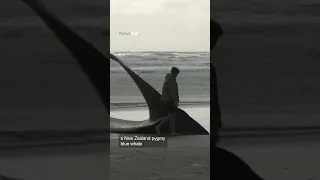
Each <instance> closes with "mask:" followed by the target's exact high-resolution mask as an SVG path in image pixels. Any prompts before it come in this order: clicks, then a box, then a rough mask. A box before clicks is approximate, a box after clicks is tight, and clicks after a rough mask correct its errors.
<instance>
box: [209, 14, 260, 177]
mask: <svg viewBox="0 0 320 180" xmlns="http://www.w3.org/2000/svg"><path fill="white" fill-rule="evenodd" d="M210 31H211V33H210V41H211V42H210V44H211V48H210V49H211V52H212V51H213V49H214V48H215V46H216V44H217V41H218V39H219V38H220V37H221V36H222V35H223V30H222V28H221V26H220V24H219V23H217V22H216V21H214V20H211V22H210ZM210 68H211V71H210V73H211V78H210V79H211V107H210V108H211V109H210V112H211V124H212V127H213V128H212V130H211V134H213V138H212V139H213V141H214V142H213V144H214V147H213V151H211V155H213V157H214V158H213V162H212V163H213V164H214V166H213V167H215V169H214V172H212V173H211V176H213V179H218V180H239V179H245V180H262V178H261V177H259V175H258V174H257V173H255V172H254V171H253V170H252V169H251V168H250V166H249V165H247V164H246V163H245V162H244V161H243V160H241V159H240V158H239V157H238V156H236V155H235V154H233V153H231V152H229V151H227V150H225V149H222V148H220V147H218V146H217V144H218V142H219V140H220V138H219V130H220V128H221V126H222V123H221V113H220V106H219V102H218V87H217V86H218V83H217V74H216V68H215V66H214V65H213V62H212V60H211V63H210Z"/></svg>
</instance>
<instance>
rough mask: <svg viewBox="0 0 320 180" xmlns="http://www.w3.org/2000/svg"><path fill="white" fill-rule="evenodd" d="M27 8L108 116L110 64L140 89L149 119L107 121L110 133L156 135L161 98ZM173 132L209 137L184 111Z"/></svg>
mask: <svg viewBox="0 0 320 180" xmlns="http://www.w3.org/2000/svg"><path fill="white" fill-rule="evenodd" d="M22 1H23V2H25V3H26V4H27V5H29V6H30V7H31V8H32V9H33V10H34V11H35V12H36V13H37V14H38V15H39V16H40V18H41V19H42V20H43V21H44V22H45V24H46V25H47V26H48V27H49V28H50V29H51V30H52V31H53V32H54V34H55V35H56V36H57V38H58V39H59V40H60V41H61V42H62V43H63V44H64V46H65V47H66V48H67V49H68V50H69V52H70V53H71V54H72V56H73V57H74V58H75V59H76V60H77V62H78V63H79V65H80V66H81V68H82V70H83V72H84V73H85V74H86V75H87V77H88V78H89V80H90V82H91V84H92V85H93V86H94V87H95V89H96V90H97V92H98V94H99V96H100V98H101V100H102V102H103V104H104V106H105V108H106V110H107V111H108V113H109V112H110V97H109V96H110V95H109V82H110V80H109V74H108V73H109V71H108V70H107V69H108V68H109V66H110V64H109V60H108V59H111V60H113V61H116V62H117V63H119V64H120V65H121V66H122V67H123V68H124V69H125V71H126V72H127V73H128V74H129V75H130V76H131V78H132V79H133V81H134V82H135V83H136V85H137V86H138V88H139V89H140V91H141V93H142V95H143V97H144V99H145V100H146V103H147V105H148V108H149V114H150V118H149V119H147V120H142V121H129V120H123V119H117V118H112V117H110V132H112V133H133V134H155V133H156V131H155V128H154V127H155V125H157V124H158V123H160V121H161V120H162V119H163V117H165V116H166V112H165V111H164V107H163V104H162V102H161V95H160V94H159V93H158V92H157V91H156V90H155V89H154V88H153V87H152V86H150V85H149V84H148V83H147V82H146V81H144V80H143V79H142V78H141V77H140V76H138V75H137V74H136V73H134V72H133V71H132V70H131V69H130V68H129V67H127V66H126V65H125V64H124V63H123V62H122V61H121V60H120V59H118V58H117V57H115V56H114V55H112V54H108V55H106V56H105V55H103V54H102V53H101V52H99V51H98V50H97V49H96V48H94V47H93V46H92V45H91V44H90V43H88V42H87V41H86V40H84V39H83V38H82V37H80V36H79V35H78V34H77V33H75V32H74V31H72V30H71V29H70V28H69V27H67V26H66V25H65V24H64V23H63V22H62V21H61V20H59V19H58V18H57V17H55V16H54V15H52V13H51V12H50V11H48V10H47V8H46V7H45V6H44V5H43V4H42V3H41V2H39V1H37V0H22ZM168 131H169V123H168V124H167V125H165V126H164V127H163V132H164V133H166V132H168ZM176 131H177V133H179V134H182V135H207V134H209V133H208V131H207V130H205V129H204V128H203V127H202V126H201V125H200V124H199V123H197V122H196V121H195V120H194V119H192V118H191V117H190V116H189V115H188V114H187V113H186V112H185V111H183V110H181V109H178V111H177V116H176Z"/></svg>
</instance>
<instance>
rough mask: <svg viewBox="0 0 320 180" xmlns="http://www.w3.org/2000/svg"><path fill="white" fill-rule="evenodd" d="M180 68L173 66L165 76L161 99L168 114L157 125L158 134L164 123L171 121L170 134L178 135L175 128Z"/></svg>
mask: <svg viewBox="0 0 320 180" xmlns="http://www.w3.org/2000/svg"><path fill="white" fill-rule="evenodd" d="M179 73H180V70H179V69H178V68H177V67H172V68H171V73H168V74H167V75H166V77H165V81H164V82H163V86H162V95H161V100H162V101H163V104H164V107H165V110H166V112H167V113H168V116H167V117H165V118H164V119H163V120H162V121H161V123H160V124H159V125H157V126H156V131H157V134H160V131H161V128H162V127H163V125H164V124H165V123H166V122H168V121H170V134H171V136H174V135H178V134H177V133H176V128H175V120H176V111H177V108H178V106H179V89H178V83H177V80H176V78H177V76H178V75H179Z"/></svg>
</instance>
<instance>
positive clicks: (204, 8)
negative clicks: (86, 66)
mask: <svg viewBox="0 0 320 180" xmlns="http://www.w3.org/2000/svg"><path fill="white" fill-rule="evenodd" d="M110 28H111V31H110V35H111V42H110V43H111V51H209V49H210V48H209V47H210V29H209V28H210V1H208V0H111V20H110ZM119 32H139V33H140V36H124V35H122V36H121V35H119Z"/></svg>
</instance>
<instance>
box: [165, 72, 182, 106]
mask: <svg viewBox="0 0 320 180" xmlns="http://www.w3.org/2000/svg"><path fill="white" fill-rule="evenodd" d="M161 100H162V101H170V102H179V89H178V83H177V81H176V78H174V77H173V76H172V74H171V73H168V74H167V75H166V77H165V81H164V82H163V86H162V96H161Z"/></svg>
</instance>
